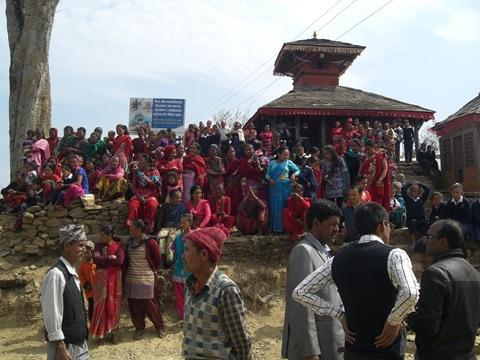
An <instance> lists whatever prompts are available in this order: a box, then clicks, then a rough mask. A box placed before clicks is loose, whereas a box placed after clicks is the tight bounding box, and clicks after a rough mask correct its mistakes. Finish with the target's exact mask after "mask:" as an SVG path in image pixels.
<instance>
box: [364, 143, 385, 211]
mask: <svg viewBox="0 0 480 360" xmlns="http://www.w3.org/2000/svg"><path fill="white" fill-rule="evenodd" d="M365 154H366V155H367V158H366V159H365V161H364V162H363V163H362V165H361V168H360V174H361V175H365V176H367V177H368V188H367V189H368V191H369V193H370V195H371V196H372V201H374V202H376V203H378V204H380V205H382V206H383V207H384V208H385V209H386V210H387V211H388V210H390V176H389V171H388V161H387V157H386V156H385V154H384V153H383V152H382V151H376V149H375V145H374V144H373V141H371V140H367V141H366V142H365Z"/></svg>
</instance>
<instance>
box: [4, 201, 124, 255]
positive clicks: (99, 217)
mask: <svg viewBox="0 0 480 360" xmlns="http://www.w3.org/2000/svg"><path fill="white" fill-rule="evenodd" d="M127 215H128V203H127V202H125V201H124V200H116V201H113V202H105V203H102V204H101V205H94V206H92V207H89V208H84V207H83V206H82V204H81V203H79V202H73V203H72V204H69V206H68V208H62V209H51V210H50V211H46V210H43V209H41V208H40V207H38V206H32V207H30V208H28V209H27V211H26V212H25V213H24V214H23V226H22V230H19V231H13V230H11V229H10V226H9V225H10V224H3V227H2V233H1V236H0V245H1V246H0V248H1V249H8V248H9V249H10V250H9V251H10V252H11V253H12V254H15V253H23V254H28V255H43V254H45V253H46V252H48V251H55V250H57V249H58V237H59V232H58V230H59V228H60V227H62V226H64V225H68V224H83V225H84V226H85V232H86V233H87V235H97V234H98V233H99V230H100V225H101V224H110V225H112V227H113V228H114V230H115V232H116V233H117V234H118V235H126V234H127V228H126V225H125V224H126V222H127ZM13 219H14V218H13V217H11V221H10V223H13ZM4 251H5V250H4Z"/></svg>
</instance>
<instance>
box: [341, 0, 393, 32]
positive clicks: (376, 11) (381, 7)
mask: <svg viewBox="0 0 480 360" xmlns="http://www.w3.org/2000/svg"><path fill="white" fill-rule="evenodd" d="M393 1H395V0H389V1H387V2H386V3H384V4H383V5H382V6H380V7H379V8H378V9H377V10H375V11H374V12H372V13H371V14H370V15H368V16H366V17H364V18H363V19H362V20H360V21H359V22H358V23H356V24H355V25H353V26H352V27H351V28H350V29H348V30H347V31H345V32H343V33H341V34H340V35H339V36H338V37H337V38H336V39H335V40H338V39H340V38H341V37H343V36H344V35H346V34H348V33H349V32H350V31H352V30H353V29H355V28H356V27H357V26H359V25H360V24H362V23H363V22H364V21H366V20H367V19H369V18H371V17H372V16H374V15H375V14H376V13H378V12H379V11H381V10H383V8H385V7H386V6H387V5H389V4H390V3H392V2H393Z"/></svg>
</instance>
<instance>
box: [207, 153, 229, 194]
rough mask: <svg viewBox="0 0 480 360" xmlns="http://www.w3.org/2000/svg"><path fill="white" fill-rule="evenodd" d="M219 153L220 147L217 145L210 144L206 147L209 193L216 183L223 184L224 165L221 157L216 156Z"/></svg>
mask: <svg viewBox="0 0 480 360" xmlns="http://www.w3.org/2000/svg"><path fill="white" fill-rule="evenodd" d="M219 153H220V149H219V148H218V145H216V144H211V145H210V147H209V149H208V158H207V159H206V160H205V163H206V164H207V174H208V185H209V187H208V190H209V191H208V194H209V195H211V194H213V193H214V192H215V188H216V186H217V184H222V185H223V175H224V174H225V166H224V165H223V161H222V158H221V157H220V156H218V155H219Z"/></svg>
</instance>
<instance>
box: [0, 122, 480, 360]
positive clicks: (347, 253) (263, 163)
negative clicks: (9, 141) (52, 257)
mask: <svg viewBox="0 0 480 360" xmlns="http://www.w3.org/2000/svg"><path fill="white" fill-rule="evenodd" d="M409 128H411V127H409V124H408V122H405V124H404V127H403V128H399V127H397V126H396V124H392V126H390V125H389V124H384V125H383V126H382V125H381V124H380V123H377V122H376V123H374V124H373V128H370V126H369V124H368V122H363V123H361V122H360V121H359V120H358V119H355V120H353V119H350V118H349V119H347V120H346V122H345V126H343V125H342V124H341V123H340V122H338V123H337V124H335V127H334V128H333V129H332V130H331V132H330V137H331V144H330V145H327V146H325V147H324V149H321V150H320V149H318V148H316V147H315V146H311V144H310V140H309V139H308V137H301V138H300V139H295V138H294V137H293V134H292V133H291V132H289V131H288V130H287V131H281V132H280V133H278V134H272V132H271V130H270V128H269V125H268V124H267V125H265V126H264V128H263V129H262V131H259V133H257V130H256V129H255V128H254V126H253V125H252V124H248V126H246V128H245V130H243V129H242V126H241V124H240V123H235V124H234V126H233V128H232V129H229V128H228V127H227V125H226V123H225V122H221V123H220V124H218V125H216V124H212V123H211V122H207V124H206V125H205V126H204V125H203V124H199V126H196V125H190V126H189V128H188V130H187V131H186V133H185V136H184V138H183V140H182V141H179V140H178V139H177V138H176V136H175V134H174V133H173V132H172V131H160V132H159V133H158V134H155V133H154V132H153V131H151V130H150V129H148V128H145V127H141V128H138V129H137V134H138V137H136V138H134V139H132V138H131V137H130V135H129V133H128V129H127V128H126V126H124V125H118V126H117V128H116V133H115V132H112V131H110V132H109V133H108V137H106V138H104V139H102V138H101V135H102V129H100V128H96V129H95V130H94V132H93V133H92V134H91V135H90V137H89V138H88V140H87V139H86V138H85V132H86V131H85V129H84V128H79V129H77V131H76V133H75V134H74V133H73V129H72V128H71V127H66V128H65V129H64V137H63V138H62V139H59V138H58V136H57V135H58V134H57V131H56V130H55V129H52V130H51V131H50V136H49V138H47V139H43V136H42V134H41V132H38V131H36V132H29V133H28V134H27V140H26V141H25V142H24V147H25V171H24V172H21V173H19V174H18V176H17V178H16V179H15V181H14V182H12V184H10V185H9V186H8V187H7V188H6V189H4V191H2V192H3V194H4V200H5V204H6V205H7V206H8V207H10V208H12V209H15V210H17V211H19V213H20V214H21V212H22V211H23V210H25V209H26V208H27V207H28V206H32V205H39V206H42V207H44V208H46V209H49V208H52V207H59V206H63V205H66V204H68V203H69V202H70V201H72V200H75V199H78V198H79V197H81V196H82V195H83V194H89V193H93V194H94V195H95V198H96V199H98V200H102V201H106V200H111V199H115V198H120V197H125V198H126V199H127V200H128V220H127V223H126V226H128V229H129V232H130V237H129V240H128V243H127V244H126V245H122V244H121V242H120V241H119V240H118V238H117V237H116V236H115V233H114V231H113V228H112V227H111V226H110V225H103V226H102V227H101V241H100V242H99V243H97V244H93V243H89V242H87V241H86V236H85V232H84V230H83V227H82V226H81V225H68V226H66V227H64V228H61V229H60V238H59V239H60V244H61V249H62V257H61V258H60V260H59V261H58V263H57V264H56V265H55V266H54V267H52V268H51V269H50V270H49V272H48V273H47V276H46V278H45V282H44V287H43V291H42V309H43V314H44V324H45V332H46V339H47V340H48V358H49V359H55V358H62V356H63V357H64V358H68V356H70V357H71V358H75V359H87V358H88V346H87V342H86V339H87V334H88V333H90V335H91V336H92V337H93V338H95V339H107V340H109V341H111V342H112V343H115V342H116V341H117V339H116V337H115V336H114V333H115V329H116V328H117V327H118V325H119V319H120V307H121V303H122V299H123V298H126V299H128V309H129V312H130V316H131V320H132V323H133V325H134V328H135V332H134V339H140V338H142V336H143V334H144V331H145V326H146V324H145V318H146V317H148V318H149V319H150V321H151V322H152V323H153V325H154V327H155V330H156V332H157V334H158V336H159V337H163V336H164V335H165V327H164V322H163V318H162V313H161V309H160V304H159V297H158V289H157V285H158V284H157V278H156V272H157V270H158V269H159V268H160V267H162V266H166V265H167V264H166V260H168V261H169V262H170V264H168V265H167V266H170V267H171V268H172V288H173V293H174V295H175V302H176V309H177V313H178V317H179V319H182V320H183V332H184V339H183V345H182V354H183V356H184V357H185V358H187V359H196V358H216V359H250V357H251V336H250V334H249V331H248V329H247V325H246V322H245V305H244V301H243V297H242V294H241V292H240V290H239V288H238V286H237V285H236V284H235V283H234V282H233V281H232V280H231V279H230V278H229V277H228V276H227V275H225V274H223V273H222V272H221V271H220V270H219V269H218V268H217V266H216V264H217V263H218V261H219V259H220V256H221V253H222V247H223V242H224V241H225V239H226V238H227V236H228V235H229V233H230V231H232V230H233V229H234V228H236V229H238V230H239V231H241V232H243V233H244V234H249V235H250V234H262V233H266V232H274V233H276V232H279V233H280V232H288V233H289V234H290V236H291V239H292V240H298V239H299V238H301V239H302V240H301V241H300V242H299V243H298V244H297V245H296V246H295V248H294V249H293V251H292V252H291V254H290V257H289V262H288V269H287V286H286V295H287V299H286V312H285V327H284V337H283V349H282V355H283V356H284V357H286V358H288V359H305V358H307V359H319V358H320V356H321V357H322V358H331V359H341V358H343V350H341V349H343V347H344V345H345V359H353V360H357V359H360V360H364V359H369V358H372V357H373V358H380V359H383V358H385V359H402V358H403V355H402V354H403V351H404V348H403V343H404V337H403V335H402V334H403V333H402V332H401V331H400V329H401V324H402V323H403V321H404V320H405V321H407V322H408V324H409V326H410V327H411V328H412V329H413V330H415V331H416V332H417V340H418V341H417V346H418V351H419V353H420V354H422V351H423V352H424V354H427V355H424V354H423V355H422V356H423V357H422V356H420V357H419V358H420V359H424V358H425V359H430V358H431V359H433V358H435V359H440V357H436V356H437V355H438V354H437V353H436V349H433V350H432V349H431V344H432V343H435V344H437V343H439V344H440V343H441V342H442V341H445V339H448V338H449V337H451V336H453V334H452V333H451V331H449V329H448V326H449V324H450V323H449V322H448V321H450V322H456V321H457V320H456V319H454V316H453V315H452V314H451V312H449V311H446V312H445V311H443V310H441V309H436V312H435V314H433V315H432V314H431V313H430V312H429V311H430V310H431V309H429V308H428V302H427V301H425V300H423V299H422V296H427V297H428V296H432V295H431V294H427V295H423V294H421V295H420V301H419V304H420V307H419V308H417V309H416V311H415V312H413V310H414V306H415V304H416V302H417V300H418V296H419V295H418V284H417V282H416V279H415V277H414V276H413V272H412V269H411V263H410V259H409V258H408V256H407V254H406V253H405V252H404V251H403V250H400V249H395V250H392V248H391V247H389V246H386V245H385V244H384V243H386V244H388V240H389V236H390V231H391V230H392V228H394V227H403V226H407V227H408V228H409V229H410V232H411V234H412V236H413V237H414V239H415V240H418V239H419V238H420V237H421V236H423V235H426V239H427V240H423V241H424V242H425V241H426V243H427V247H426V253H427V255H429V256H431V257H432V258H431V259H430V262H432V261H433V262H437V261H449V262H451V261H457V258H460V257H461V256H463V252H462V253H461V252H460V250H461V245H462V244H463V239H464V238H465V237H470V238H471V239H474V240H476V239H478V236H477V235H476V231H477V230H476V229H477V228H476V224H477V222H475V219H476V218H477V217H478V218H479V219H480V202H479V201H476V202H473V203H470V202H469V201H468V200H467V199H466V198H464V197H463V189H462V186H461V184H454V185H453V186H452V188H451V195H452V199H450V200H449V201H448V202H446V203H445V202H444V201H443V196H442V194H441V193H433V194H432V195H431V196H430V193H431V190H430V189H429V188H428V186H426V185H425V184H421V183H405V184H402V183H400V182H398V181H392V180H393V178H394V171H395V167H396V165H395V162H396V161H397V160H398V158H397V157H398V149H397V147H398V144H399V141H400V142H401V141H402V140H399V138H400V137H401V136H403V137H404V138H403V141H404V147H405V152H406V155H407V152H408V149H407V144H408V142H405V136H406V134H408V133H409ZM400 129H401V130H402V131H400ZM400 139H401V138H400ZM409 156H411V155H409ZM429 200H430V201H431V202H432V211H431V214H430V216H429V217H427V215H426V213H425V205H426V202H427V201H429ZM19 218H21V217H20V216H19ZM342 224H343V225H342ZM478 224H480V221H479V222H478ZM340 227H343V230H344V233H345V234H344V235H345V239H346V242H347V243H349V244H347V245H346V246H345V247H344V248H343V249H342V250H341V252H340V253H339V254H338V255H337V256H336V257H335V258H332V257H331V254H330V251H329V248H328V245H327V243H328V242H329V241H331V240H332V238H333V237H334V236H335V235H336V233H337V232H338V230H339V228H340ZM172 229H173V231H172ZM177 230H179V231H177ZM165 231H167V232H168V233H169V234H171V235H173V242H172V243H171V247H170V248H171V250H172V251H173V258H172V259H165V258H162V255H161V254H163V255H165V254H166V251H161V249H160V245H159V242H158V241H157V240H158V239H157V238H156V235H157V234H160V233H162V232H165ZM302 235H305V236H302ZM417 242H418V243H420V241H417ZM437 242H438V243H437ZM445 259H446V260H445ZM452 259H453V260H452ZM385 262H386V263H387V266H385ZM352 264H356V265H355V266H352ZM467 265H468V264H466V263H465V262H462V263H461V266H462V268H463V269H464V270H465V271H464V272H463V273H462V274H463V275H464V274H465V273H468V274H473V273H472V272H471V268H469V267H468V266H467ZM448 266H449V269H453V270H452V271H454V270H455V266H456V265H455V264H452V265H448ZM76 268H78V272H77V270H76ZM434 269H435V271H433V270H432V271H431V272H430V273H428V272H426V273H427V274H429V275H427V278H426V279H427V280H425V281H426V283H425V284H426V285H425V288H427V289H430V290H431V291H439V290H438V289H437V288H435V286H438V278H439V277H440V276H443V277H445V275H439V274H438V272H439V271H440V272H441V271H444V267H442V265H441V264H438V265H437V266H436V267H434ZM454 275H455V276H457V277H456V278H455V276H453V277H451V278H448V281H451V282H453V283H455V284H457V283H459V282H462V281H463V284H464V285H465V281H467V283H468V286H472V287H473V288H474V289H475V291H477V290H478V291H480V285H479V286H478V287H476V286H477V282H478V284H480V280H479V279H477V278H476V277H475V276H473V275H469V276H470V277H469V278H468V279H466V280H465V279H463V277H464V276H463V275H461V274H454ZM462 276H463V277H462ZM365 280H368V281H365ZM422 283H423V280H422ZM472 284H474V285H472ZM335 286H336V288H335ZM423 287H424V286H423V285H422V288H423ZM337 288H338V290H337ZM467 290H468V291H467ZM442 291H443V290H442ZM470 291H471V289H470V288H468V289H465V290H462V291H457V292H456V293H455V296H460V297H461V296H464V297H465V299H464V302H465V304H466V303H467V302H469V301H470V302H471V299H472V296H471V295H472V293H471V292H470ZM475 291H474V292H475ZM82 292H84V293H85V296H86V298H87V299H88V318H89V320H88V322H87V320H86V319H84V320H82V318H83V317H82V313H81V312H83V295H82ZM377 293H381V294H382V295H381V296H377V295H376V294H377ZM475 294H476V293H475ZM475 294H474V295H475ZM445 296H446V297H447V295H445ZM475 296H476V295H475ZM475 296H474V297H475ZM476 298H478V296H476ZM447 299H448V297H447ZM437 300H438V299H437ZM477 300H478V299H477ZM446 301H447V300H446ZM437 303H439V301H437ZM342 304H343V307H342V306H341V305H342ZM454 305H455V306H456V307H458V304H457V303H455V304H454ZM307 308H309V309H311V310H312V311H308V310H307ZM367 308H368V310H365V309H367ZM477 310H478V309H477ZM472 311H473V310H472ZM409 313H412V314H411V315H409V316H408V318H407V315H408V314H409ZM473 313H474V315H475V316H477V315H478V314H477V313H478V311H477V312H475V311H473ZM315 314H316V315H315ZM317 315H320V317H319V316H317ZM325 315H326V316H327V317H331V319H328V320H327V319H326V316H325ZM445 317H447V320H445ZM335 318H336V319H338V320H339V321H336V320H334V319H335ZM199 319H201V320H202V321H199ZM475 319H477V318H475ZM475 319H474V320H472V321H473V322H475V324H478V321H479V320H480V318H478V319H477V320H475ZM431 321H436V322H437V323H436V324H435V326H436V329H437V330H436V331H437V332H435V334H433V335H432V334H430V333H429V332H428V331H427V330H425V329H426V328H428V326H430V323H429V322H431ZM460 321H461V320H458V322H460ZM458 322H456V323H458ZM473 322H471V324H470V323H469V326H468V327H467V326H463V329H465V328H467V329H466V330H464V331H463V332H460V333H462V334H463V335H465V336H466V337H467V338H468V339H467V340H466V341H465V342H464V343H462V344H461V346H460V345H459V344H458V343H455V346H457V345H458V346H459V348H460V347H461V351H460V352H462V351H463V353H468V354H470V352H471V349H470V348H469V346H470V342H471V341H470V340H471V337H472V336H471V335H472V334H470V332H471V331H470V330H471V329H470V328H473ZM87 323H88V324H89V325H88V326H89V329H87ZM470 325H471V326H470ZM438 331H440V335H439V333H438ZM469 331H470V332H469ZM422 336H423V337H422ZM432 336H437V337H439V338H440V340H439V339H436V338H435V339H434V340H432V339H431V337H432ZM429 346H430V347H429ZM442 348H443V347H442ZM444 351H446V350H444ZM432 352H433V353H434V355H431V354H432ZM463 353H462V354H463ZM431 356H433V357H431ZM465 358H467V357H465Z"/></svg>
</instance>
